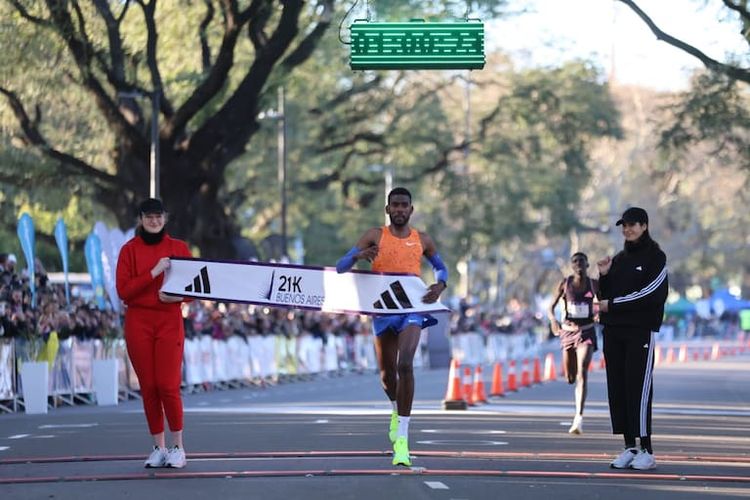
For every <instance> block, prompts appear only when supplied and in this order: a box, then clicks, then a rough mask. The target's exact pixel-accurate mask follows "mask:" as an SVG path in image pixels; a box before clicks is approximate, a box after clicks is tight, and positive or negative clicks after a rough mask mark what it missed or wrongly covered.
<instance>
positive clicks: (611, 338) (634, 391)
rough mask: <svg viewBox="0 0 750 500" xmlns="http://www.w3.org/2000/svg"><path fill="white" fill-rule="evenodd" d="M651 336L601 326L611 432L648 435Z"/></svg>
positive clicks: (651, 366) (651, 357)
mask: <svg viewBox="0 0 750 500" xmlns="http://www.w3.org/2000/svg"><path fill="white" fill-rule="evenodd" d="M654 347H655V345H654V334H653V333H652V332H650V331H648V330H640V329H623V328H621V327H620V328H610V327H607V326H605V327H604V358H605V362H606V366H607V393H608V395H609V415H610V417H611V419H612V433H613V434H624V435H625V436H632V437H639V436H644V437H645V436H649V437H650V436H651V399H652V396H653V384H652V382H653V372H654Z"/></svg>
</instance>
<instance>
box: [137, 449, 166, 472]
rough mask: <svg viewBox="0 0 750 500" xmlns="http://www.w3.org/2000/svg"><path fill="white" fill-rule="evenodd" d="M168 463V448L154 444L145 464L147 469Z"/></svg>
mask: <svg viewBox="0 0 750 500" xmlns="http://www.w3.org/2000/svg"><path fill="white" fill-rule="evenodd" d="M166 464H167V449H166V448H160V447H158V446H154V449H153V451H152V452H151V455H149V456H148V458H147V459H146V462H145V463H144V464H143V465H144V466H145V467H146V468H147V469H151V468H155V467H165V466H166Z"/></svg>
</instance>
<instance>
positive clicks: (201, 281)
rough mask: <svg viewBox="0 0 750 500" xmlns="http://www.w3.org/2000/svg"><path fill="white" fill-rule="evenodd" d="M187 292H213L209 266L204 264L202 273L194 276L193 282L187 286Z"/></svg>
mask: <svg viewBox="0 0 750 500" xmlns="http://www.w3.org/2000/svg"><path fill="white" fill-rule="evenodd" d="M185 291H186V292H195V293H211V282H210V281H208V268H207V267H206V266H203V267H202V268H201V271H200V273H199V274H198V275H197V276H196V277H195V278H193V283H192V284H191V285H188V286H186V287H185Z"/></svg>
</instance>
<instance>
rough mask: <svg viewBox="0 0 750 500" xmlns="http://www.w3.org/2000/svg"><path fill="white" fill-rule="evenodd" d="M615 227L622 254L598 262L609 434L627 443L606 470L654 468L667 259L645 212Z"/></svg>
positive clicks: (631, 211)
mask: <svg viewBox="0 0 750 500" xmlns="http://www.w3.org/2000/svg"><path fill="white" fill-rule="evenodd" d="M617 225H618V226H622V234H623V236H624V238H625V246H624V249H623V250H622V251H620V252H619V253H618V254H617V255H615V256H614V258H611V257H605V258H604V259H602V260H600V261H599V262H597V265H598V267H599V275H600V278H599V290H600V292H599V293H600V301H599V307H600V322H601V323H602V324H603V325H604V358H605V361H606V365H607V392H608V395H609V412H610V417H611V419H612V432H613V433H614V434H622V435H623V436H624V438H625V450H624V451H623V452H622V453H620V455H618V456H617V457H616V458H615V459H614V460H613V461H612V462H611V464H610V465H611V466H612V467H614V468H617V469H625V468H633V469H638V470H647V469H653V468H654V467H656V461H655V460H654V456H653V449H652V447H651V399H652V395H653V387H652V376H653V369H654V334H655V333H656V332H658V331H659V328H660V327H661V322H662V318H663V316H664V302H665V301H666V299H667V287H668V283H667V267H666V262H667V258H666V255H665V254H664V252H662V250H661V249H660V248H659V245H658V244H657V243H656V242H655V241H654V240H653V239H651V236H650V235H649V232H648V214H647V213H646V211H645V210H644V209H642V208H638V207H631V208H628V209H627V210H626V211H625V213H623V214H622V218H621V219H620V220H618V221H617ZM636 437H639V438H640V445H641V446H640V449H638V448H636V445H635V438H636Z"/></svg>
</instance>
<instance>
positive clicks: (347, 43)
mask: <svg viewBox="0 0 750 500" xmlns="http://www.w3.org/2000/svg"><path fill="white" fill-rule="evenodd" d="M358 3H359V0H354V3H353V4H352V6H351V7H349V10H347V11H346V14H344V17H342V18H341V22H340V23H339V42H341V43H343V44H344V45H351V44H352V42H351V40H350V41H348V42H347V41H345V40H344V39H343V38H341V27H342V26H343V25H344V21H346V18H347V17H349V14H351V13H352V11H353V10H354V7H356V6H357V4H358ZM367 20H368V21H369V20H370V7H369V3H368V7H367Z"/></svg>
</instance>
